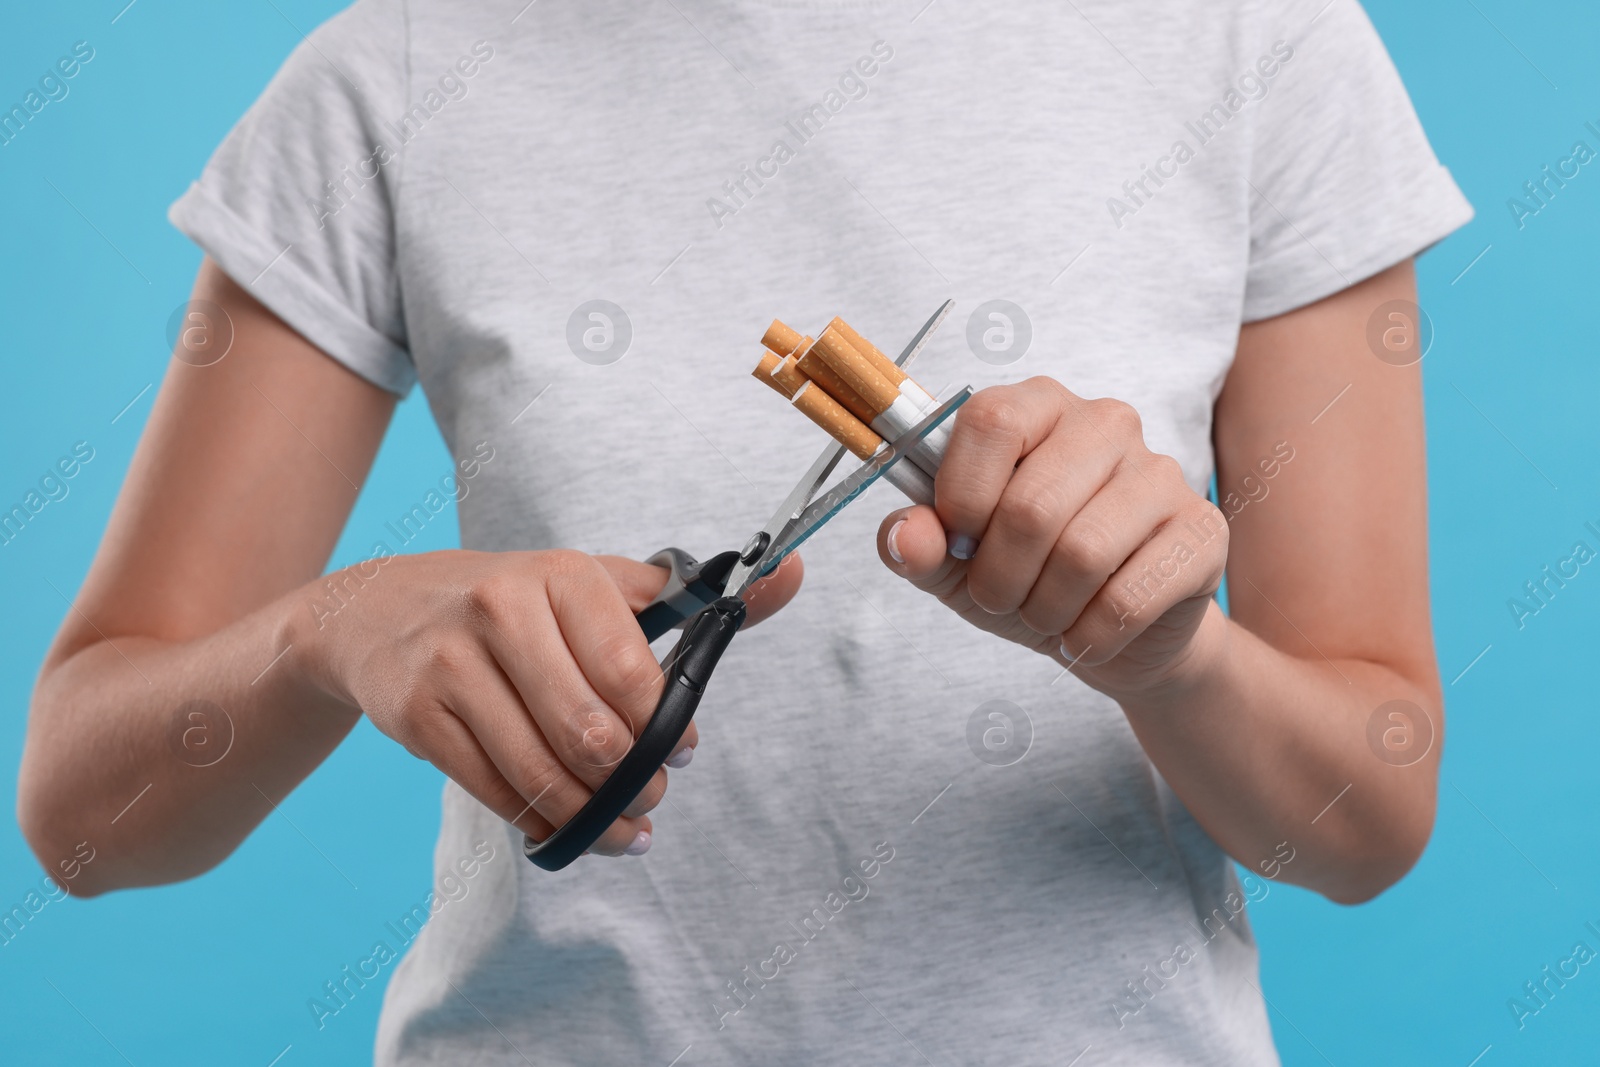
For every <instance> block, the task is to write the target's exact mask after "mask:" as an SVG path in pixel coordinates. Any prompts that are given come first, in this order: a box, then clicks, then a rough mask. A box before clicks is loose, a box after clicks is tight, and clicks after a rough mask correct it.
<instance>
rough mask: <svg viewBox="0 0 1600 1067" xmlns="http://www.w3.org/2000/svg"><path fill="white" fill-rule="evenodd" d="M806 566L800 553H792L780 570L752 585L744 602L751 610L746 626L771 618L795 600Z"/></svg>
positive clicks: (779, 566) (780, 565) (780, 566)
mask: <svg viewBox="0 0 1600 1067" xmlns="http://www.w3.org/2000/svg"><path fill="white" fill-rule="evenodd" d="M805 574H806V566H805V564H804V563H801V562H800V556H799V554H798V553H791V554H790V555H789V557H788V558H786V559H785V560H784V561H783V562H782V563H780V564H778V569H777V570H775V571H773V572H772V573H771V574H769V575H767V576H766V577H765V578H763V579H761V580H760V581H759V582H756V583H755V584H754V585H752V586H751V587H750V589H749V591H748V592H746V593H745V595H744V602H745V604H746V605H747V606H748V607H749V609H750V614H749V616H748V619H747V621H746V622H745V625H746V626H754V625H755V624H756V623H758V622H760V621H761V620H762V619H767V618H771V617H772V615H773V613H775V612H776V611H777V610H778V609H779V608H781V607H783V606H784V605H785V604H787V603H788V602H789V601H791V600H793V599H794V595H795V594H796V593H798V592H799V591H800V582H801V581H802V580H803V579H804V578H805Z"/></svg>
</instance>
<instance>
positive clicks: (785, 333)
mask: <svg viewBox="0 0 1600 1067" xmlns="http://www.w3.org/2000/svg"><path fill="white" fill-rule="evenodd" d="M809 341H810V338H808V337H802V336H800V331H798V330H794V329H791V328H789V327H788V326H786V325H784V323H783V321H782V320H780V319H773V320H772V325H771V326H768V327H767V332H766V333H764V334H762V335H761V343H762V344H764V345H766V346H767V347H768V348H770V349H772V351H774V352H776V353H778V355H780V356H792V355H796V354H798V352H799V350H800V349H801V347H803V346H804V345H806V344H807V343H808V342H809Z"/></svg>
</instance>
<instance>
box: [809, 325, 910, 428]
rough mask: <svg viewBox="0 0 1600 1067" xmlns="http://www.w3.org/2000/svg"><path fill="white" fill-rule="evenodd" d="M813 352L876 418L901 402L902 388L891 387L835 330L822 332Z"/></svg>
mask: <svg viewBox="0 0 1600 1067" xmlns="http://www.w3.org/2000/svg"><path fill="white" fill-rule="evenodd" d="M812 350H813V351H815V352H819V353H821V355H822V359H823V361H824V362H825V363H827V365H828V366H829V367H831V368H833V370H834V372H835V373H837V374H838V375H839V377H841V378H843V379H844V380H845V383H846V384H847V385H849V386H850V388H852V389H854V390H855V391H856V393H858V394H859V395H860V397H861V399H862V400H864V401H866V404H867V407H868V408H869V409H870V410H871V411H872V414H873V416H874V417H876V416H877V415H879V414H880V413H882V412H883V411H885V410H886V409H887V408H888V407H889V405H891V404H893V403H894V402H895V400H896V399H898V398H899V396H900V388H899V387H898V386H896V385H893V384H891V383H890V381H889V379H887V378H885V377H884V376H883V375H882V374H881V373H879V371H878V369H877V368H876V367H874V366H873V365H872V361H871V360H870V359H868V358H867V357H866V356H863V355H862V354H861V353H860V352H857V351H856V349H855V346H854V345H852V344H850V342H849V341H846V340H845V339H844V335H843V334H841V333H840V332H839V331H838V330H835V329H834V328H833V327H831V326H830V327H829V328H828V329H826V330H824V331H823V332H822V336H821V337H819V338H817V343H816V344H815V345H813V346H812Z"/></svg>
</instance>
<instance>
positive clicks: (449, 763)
mask: <svg viewBox="0 0 1600 1067" xmlns="http://www.w3.org/2000/svg"><path fill="white" fill-rule="evenodd" d="M415 729H416V734H415V735H414V736H413V737H412V738H409V739H408V742H409V743H408V746H407V747H413V748H414V750H415V751H419V752H421V753H422V754H423V756H424V757H425V758H426V759H427V760H428V761H429V762H430V763H432V764H433V765H434V766H435V767H437V768H439V770H440V771H442V772H444V774H445V775H446V776H447V777H449V778H450V779H451V780H452V781H454V782H455V783H456V784H457V785H459V786H461V788H463V789H465V790H466V791H467V792H468V793H469V794H470V795H471V796H472V797H473V798H475V799H476V800H477V801H478V802H479V803H481V804H482V805H483V806H484V807H486V808H488V809H489V810H490V811H492V812H494V813H495V814H496V815H498V816H499V817H500V818H501V819H503V820H505V821H506V822H508V823H510V824H511V825H512V826H515V827H516V828H517V829H518V830H521V831H522V832H523V833H525V834H527V835H528V836H529V837H531V838H533V839H534V840H535V841H542V840H544V839H545V838H546V837H548V836H550V835H551V834H552V833H554V832H555V830H556V827H557V826H559V825H560V824H561V823H562V822H564V821H565V815H564V814H559V813H555V812H554V809H553V808H552V807H550V805H549V804H548V803H547V802H546V798H543V797H541V798H540V800H539V801H537V802H536V801H534V800H533V799H531V798H530V797H528V796H526V795H525V790H529V791H531V786H523V787H522V788H518V786H516V785H515V784H514V783H513V781H512V779H510V778H508V777H507V776H506V775H505V774H503V773H502V772H501V770H500V767H499V766H498V765H497V764H496V763H495V761H494V760H493V759H492V758H491V757H490V755H489V753H488V752H487V750H486V749H485V748H484V747H483V745H482V744H481V743H480V742H479V740H478V738H477V737H476V736H475V735H474V734H473V731H472V729H471V727H469V726H468V725H467V723H466V721H465V720H463V719H461V718H460V717H459V716H457V715H456V714H455V713H454V712H452V711H451V710H450V709H448V708H446V707H444V706H443V705H439V706H438V707H437V708H436V709H435V710H434V712H433V713H432V714H428V715H426V716H424V717H422V718H421V721H419V722H418V723H417V725H416V727H415ZM534 792H535V795H536V796H537V795H538V794H539V793H542V792H544V789H543V788H541V789H539V790H537V791H534ZM541 805H544V806H545V811H550V812H551V813H552V814H553V818H551V817H547V816H546V814H545V811H541V810H540V809H541ZM573 810H576V808H574V809H573ZM650 829H651V825H650V820H649V819H618V820H617V821H616V822H615V823H613V824H612V826H611V827H610V828H609V829H608V830H607V831H606V833H605V834H604V835H602V836H601V838H600V839H599V840H598V841H596V842H595V844H594V845H593V846H592V851H595V852H598V853H601V854H603V855H621V854H622V852H623V850H624V849H626V848H628V847H629V846H630V845H632V844H633V842H634V841H635V840H636V839H637V838H638V835H639V833H640V832H641V831H643V832H645V833H648V832H649V831H650Z"/></svg>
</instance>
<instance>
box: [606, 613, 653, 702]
mask: <svg viewBox="0 0 1600 1067" xmlns="http://www.w3.org/2000/svg"><path fill="white" fill-rule="evenodd" d="M595 652H596V655H597V657H598V658H599V660H600V661H601V662H602V663H605V664H607V665H608V668H609V670H610V671H611V674H612V682H613V686H614V689H615V692H616V693H617V694H618V695H619V699H620V700H621V701H622V702H623V703H625V704H626V705H627V710H634V709H635V708H642V707H643V706H644V705H645V704H647V703H652V704H653V700H651V697H652V696H653V694H654V692H655V688H656V686H657V685H658V684H659V683H660V681H661V665H660V664H658V663H657V662H656V661H655V657H654V656H652V655H651V654H650V646H649V645H647V644H645V643H644V638H643V636H642V635H640V634H638V633H626V632H624V633H616V634H612V635H610V636H608V637H606V638H605V639H604V640H602V641H601V642H600V645H599V647H598V648H597V649H596V650H595ZM646 710H648V709H646Z"/></svg>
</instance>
